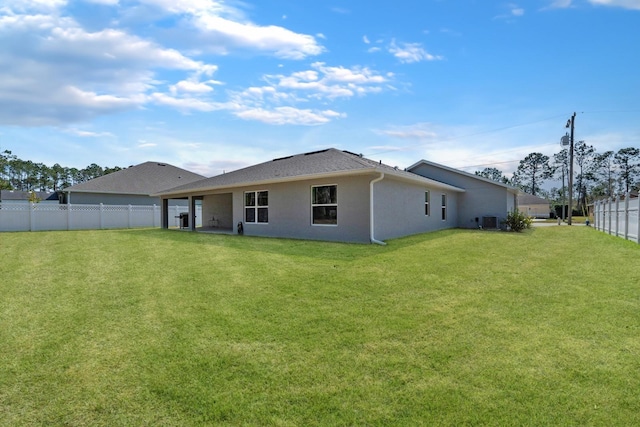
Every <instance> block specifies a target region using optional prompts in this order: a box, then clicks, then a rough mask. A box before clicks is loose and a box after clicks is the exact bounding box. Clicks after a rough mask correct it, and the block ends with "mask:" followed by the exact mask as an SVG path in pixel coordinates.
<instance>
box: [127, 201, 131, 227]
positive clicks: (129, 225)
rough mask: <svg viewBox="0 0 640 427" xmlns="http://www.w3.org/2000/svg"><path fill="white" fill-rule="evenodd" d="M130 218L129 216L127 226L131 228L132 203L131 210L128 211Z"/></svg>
mask: <svg viewBox="0 0 640 427" xmlns="http://www.w3.org/2000/svg"><path fill="white" fill-rule="evenodd" d="M128 214H129V216H128V218H127V228H131V205H129V211H128Z"/></svg>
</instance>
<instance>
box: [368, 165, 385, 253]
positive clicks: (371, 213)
mask: <svg viewBox="0 0 640 427" xmlns="http://www.w3.org/2000/svg"><path fill="white" fill-rule="evenodd" d="M383 179H384V172H380V176H379V177H377V178H375V179H373V180H372V181H371V182H370V183H369V227H370V230H369V236H370V237H369V239H370V240H371V243H375V244H377V245H382V246H385V245H386V243H385V242H383V241H380V240H376V238H375V237H374V223H373V220H374V214H373V184H375V183H376V182H380V181H382V180H383Z"/></svg>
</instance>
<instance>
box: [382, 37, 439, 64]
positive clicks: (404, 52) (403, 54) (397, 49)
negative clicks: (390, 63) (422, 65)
mask: <svg viewBox="0 0 640 427" xmlns="http://www.w3.org/2000/svg"><path fill="white" fill-rule="evenodd" d="M389 53H391V54H393V56H395V57H396V58H398V60H399V61H400V62H402V63H404V64H411V63H414V62H422V61H437V60H440V59H442V57H441V56H436V55H432V54H430V53H428V52H427V51H426V50H424V48H423V47H422V45H421V44H420V43H401V44H400V45H398V44H397V43H396V41H395V40H393V41H392V42H391V45H390V46H389Z"/></svg>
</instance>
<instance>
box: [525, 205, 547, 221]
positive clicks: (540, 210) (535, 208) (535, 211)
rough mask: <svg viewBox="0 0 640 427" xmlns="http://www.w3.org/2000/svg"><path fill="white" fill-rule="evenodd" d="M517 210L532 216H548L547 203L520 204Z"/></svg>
mask: <svg viewBox="0 0 640 427" xmlns="http://www.w3.org/2000/svg"><path fill="white" fill-rule="evenodd" d="M518 210H519V211H520V212H522V213H523V214H525V215H527V216H530V217H533V218H549V212H550V209H549V205H547V204H539V205H520V206H518Z"/></svg>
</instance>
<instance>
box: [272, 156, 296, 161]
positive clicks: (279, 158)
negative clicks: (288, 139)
mask: <svg viewBox="0 0 640 427" xmlns="http://www.w3.org/2000/svg"><path fill="white" fill-rule="evenodd" d="M292 157H293V156H286V157H278V158H277V159H273V160H272V161H274V162H277V161H278V160H286V159H290V158H292Z"/></svg>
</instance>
